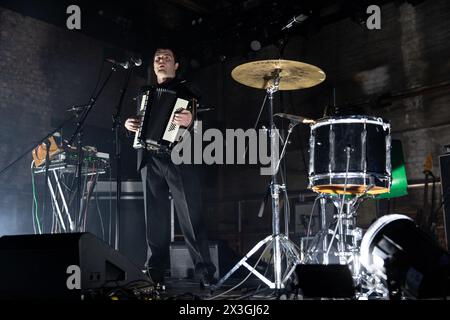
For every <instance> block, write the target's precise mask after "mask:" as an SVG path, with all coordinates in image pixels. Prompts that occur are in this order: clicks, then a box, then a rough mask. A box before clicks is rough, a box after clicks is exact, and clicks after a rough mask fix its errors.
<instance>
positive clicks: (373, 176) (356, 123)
mask: <svg viewBox="0 0 450 320" xmlns="http://www.w3.org/2000/svg"><path fill="white" fill-rule="evenodd" d="M390 185H391V135H390V124H389V123H387V122H385V121H383V120H382V119H381V118H376V117H369V116H345V117H334V118H324V119H322V120H319V121H318V122H316V123H315V124H314V125H313V126H311V136H310V162H309V188H311V189H312V190H314V191H315V192H318V193H328V194H343V193H345V194H362V193H365V192H367V193H368V194H382V193H386V192H389V189H390Z"/></svg>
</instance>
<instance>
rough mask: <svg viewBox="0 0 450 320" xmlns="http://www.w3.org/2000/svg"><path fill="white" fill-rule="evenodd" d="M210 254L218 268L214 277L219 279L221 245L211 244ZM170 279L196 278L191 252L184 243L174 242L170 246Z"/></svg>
mask: <svg viewBox="0 0 450 320" xmlns="http://www.w3.org/2000/svg"><path fill="white" fill-rule="evenodd" d="M209 253H210V255H211V261H212V263H213V264H214V265H215V266H216V268H217V269H216V273H215V274H214V276H215V277H216V278H217V279H218V278H219V244H218V243H217V242H211V241H210V243H209ZM170 277H171V278H177V279H186V278H193V277H194V263H193V262H192V259H191V256H190V255H189V250H188V248H187V246H186V244H185V243H184V242H173V243H172V244H171V245H170Z"/></svg>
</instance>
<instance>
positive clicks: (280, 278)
mask: <svg viewBox="0 0 450 320" xmlns="http://www.w3.org/2000/svg"><path fill="white" fill-rule="evenodd" d="M280 72H281V70H280V69H276V70H275V71H274V73H273V80H274V85H273V86H270V87H268V88H267V97H268V99H269V115H270V117H269V119H270V130H269V135H270V146H271V148H270V150H271V176H272V180H271V184H270V191H271V192H270V195H271V198H272V234H271V235H270V236H268V237H266V238H265V239H263V240H261V241H260V242H258V244H256V246H254V247H253V248H252V249H251V250H250V251H249V252H248V253H247V254H246V255H245V256H244V257H243V258H242V259H241V260H240V261H239V262H238V263H237V264H236V265H235V266H234V267H233V268H232V269H231V270H230V271H229V272H228V273H227V274H226V275H225V276H224V277H223V278H222V279H220V280H219V282H218V283H217V285H216V286H214V288H219V287H221V286H222V285H223V283H224V282H225V281H226V280H227V279H228V278H229V277H230V276H231V275H232V274H233V273H234V272H235V271H236V270H237V269H239V268H240V267H241V266H244V267H246V268H247V269H248V270H249V271H250V272H251V273H253V274H254V275H255V276H256V277H258V278H259V279H260V280H261V281H262V282H264V283H265V284H266V285H267V286H268V287H269V288H270V289H276V290H280V289H283V288H284V287H285V285H284V284H285V283H286V281H287V280H289V278H290V277H291V275H292V273H293V272H294V270H295V267H296V265H297V264H299V263H300V261H301V260H300V255H299V253H298V251H297V249H296V247H295V244H294V243H293V242H291V241H290V240H289V238H288V234H289V233H288V232H287V230H285V232H286V233H285V234H282V233H281V232H280V193H281V191H283V192H284V191H285V185H284V184H283V185H280V184H279V183H278V179H277V172H278V168H279V163H280V161H281V159H282V158H283V156H284V154H285V151H286V146H287V142H288V140H289V135H290V134H291V132H292V129H293V127H294V126H293V125H291V126H290V127H289V132H288V136H287V137H286V139H285V141H284V146H283V151H282V153H281V157H280V158H279V159H278V157H279V155H278V152H276V151H278V148H276V143H277V139H278V138H279V136H278V130H277V129H276V127H275V124H274V122H273V94H274V93H275V92H277V91H278V86H279V83H280ZM263 107H264V105H263ZM275 153H277V154H275ZM286 218H287V217H285V219H286ZM269 243H270V244H271V245H272V250H273V251H272V254H273V275H274V280H273V281H270V280H269V279H268V278H267V277H265V276H264V275H262V274H261V273H260V272H258V271H257V270H256V269H255V267H256V266H257V265H254V266H251V265H249V264H248V263H247V260H248V259H249V258H250V257H251V256H252V255H253V254H255V253H256V252H257V251H258V250H259V249H260V248H261V247H262V246H263V245H265V244H269ZM283 251H284V255H285V259H286V260H285V262H286V269H285V270H284V273H283V270H282V269H283V267H282V262H283V261H282V260H283V257H282V255H283ZM258 261H259V260H258Z"/></svg>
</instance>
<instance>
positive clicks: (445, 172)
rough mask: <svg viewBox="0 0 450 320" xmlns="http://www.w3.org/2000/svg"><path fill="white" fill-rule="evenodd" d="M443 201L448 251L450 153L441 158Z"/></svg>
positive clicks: (449, 242) (449, 245)
mask: <svg viewBox="0 0 450 320" xmlns="http://www.w3.org/2000/svg"><path fill="white" fill-rule="evenodd" d="M439 165H440V168H441V187H442V200H443V201H444V228H445V240H446V242H447V250H449V249H450V153H449V154H444V155H441V156H440V157H439Z"/></svg>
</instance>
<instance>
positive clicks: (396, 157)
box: [375, 140, 408, 199]
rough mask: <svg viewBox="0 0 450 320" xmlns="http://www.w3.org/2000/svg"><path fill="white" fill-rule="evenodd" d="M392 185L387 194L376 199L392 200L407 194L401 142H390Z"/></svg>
mask: <svg viewBox="0 0 450 320" xmlns="http://www.w3.org/2000/svg"><path fill="white" fill-rule="evenodd" d="M391 164H392V184H391V190H390V192H388V193H383V194H380V195H378V196H376V197H375V198H376V199H392V198H398V197H403V196H406V195H407V194H408V181H407V179H406V168H405V159H404V157H403V148H402V142H401V141H400V140H392V145H391Z"/></svg>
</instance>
